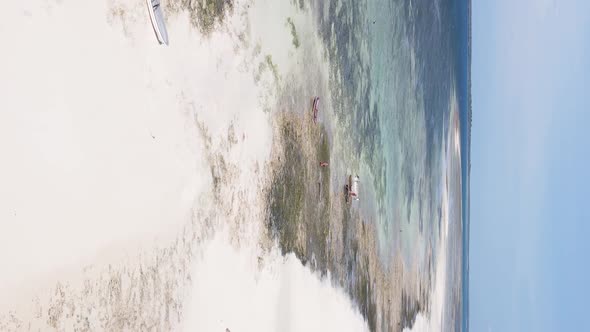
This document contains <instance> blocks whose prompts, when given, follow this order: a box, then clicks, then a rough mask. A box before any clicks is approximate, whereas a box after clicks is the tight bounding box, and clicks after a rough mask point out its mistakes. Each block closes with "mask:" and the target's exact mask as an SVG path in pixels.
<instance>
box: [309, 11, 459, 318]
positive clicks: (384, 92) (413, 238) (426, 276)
mask: <svg viewBox="0 0 590 332" xmlns="http://www.w3.org/2000/svg"><path fill="white" fill-rule="evenodd" d="M468 8H469V4H468V2H460V1H387V0H383V1H369V2H359V1H345V0H344V1H330V2H323V3H322V4H321V5H318V11H319V13H320V26H321V35H322V37H323V39H324V42H325V44H326V45H328V50H329V56H330V58H331V60H332V64H333V65H334V64H335V65H336V66H337V68H336V69H333V70H332V72H331V75H332V76H331V79H330V81H331V82H336V84H334V85H335V86H337V88H333V89H332V104H333V107H334V110H333V112H334V118H335V119H336V120H335V124H334V127H335V128H336V129H335V131H336V132H337V134H335V137H336V138H335V139H334V142H335V143H334V144H335V145H338V144H342V145H344V146H343V147H340V149H339V151H335V154H340V155H339V156H338V157H339V159H338V162H341V163H344V164H347V165H348V168H346V169H345V170H338V171H340V172H339V173H337V174H338V176H344V175H346V173H347V172H348V173H354V172H357V173H358V174H359V175H360V176H361V179H362V180H363V181H362V185H363V197H362V199H361V202H359V204H358V207H359V209H360V210H361V211H362V214H363V215H364V217H365V218H366V219H367V220H369V222H372V223H374V224H375V225H376V229H377V232H378V236H377V239H378V248H379V257H380V259H381V260H382V264H384V265H386V266H387V265H388V264H390V263H391V261H392V260H393V257H394V256H395V255H397V254H399V253H401V256H402V257H403V261H404V266H405V267H406V268H407V269H408V270H416V271H419V272H418V276H419V277H418V278H421V279H423V280H428V281H425V283H426V284H428V283H429V282H430V280H431V279H432V277H430V276H432V275H434V274H436V273H435V271H434V270H436V266H437V265H436V264H437V260H438V259H440V257H441V256H444V257H445V259H444V260H445V261H444V262H441V264H444V265H446V267H447V268H446V269H445V270H446V271H447V275H446V276H445V277H446V280H447V282H446V284H445V286H444V289H445V291H444V292H443V294H441V295H440V296H442V297H444V300H445V303H446V305H445V309H444V315H443V317H444V319H443V320H442V322H441V324H442V326H443V328H444V329H445V330H462V329H463V328H464V327H465V326H466V323H465V322H466V320H467V315H466V314H465V315H464V312H465V310H466V309H465V308H466V302H467V295H465V294H466V293H467V289H468V285H467V284H466V280H467V266H466V264H467V261H468V259H467V257H468V216H469V211H468V204H469V203H468V202H469V201H468V198H469V192H468V188H469V185H468V174H469V173H468V172H469V169H468V163H469V145H468V144H467V143H466V142H467V139H468V137H469V125H470V123H469V122H468V120H467V118H468V114H467V112H468V107H469V105H468V98H469V94H468V89H469V88H468V85H467V78H468V77H469V76H468V75H469V70H468V68H469V65H470V64H469V62H468V61H469V53H468V51H469V45H468V39H467V34H468V31H469V25H468V23H469V20H470V17H469V12H468ZM453 112H455V113H456V114H457V115H456V117H457V118H458V119H459V120H460V121H459V123H460V140H461V159H460V162H459V163H457V162H452V161H451V160H450V159H452V158H447V157H446V156H445V155H446V151H447V147H448V146H449V144H450V143H449V141H450V140H451V138H450V136H449V132H451V130H452V129H453V128H455V127H456V126H457V125H456V124H455V123H454V122H453V121H454V120H453V119H454V118H453ZM450 168H454V169H453V170H449V171H447V170H448V169H450ZM457 169H458V170H461V172H459V173H457V172H455V171H456V170H457ZM338 171H337V172H338ZM445 174H451V175H452V177H454V181H453V183H454V184H455V186H454V187H452V188H451V189H450V191H451V193H450V194H449V196H451V197H454V199H453V200H450V201H452V202H453V203H452V204H451V206H452V207H453V208H454V209H455V210H454V211H453V212H452V213H450V215H451V216H452V218H451V220H450V228H449V236H448V238H447V239H444V241H447V242H448V243H444V244H441V243H440V242H441V227H442V226H441V222H442V219H443V216H442V209H443V207H442V206H441V205H442V204H443V198H442V196H443V195H442V194H441V193H442V191H443V190H441V188H443V187H444V186H445V182H446V186H447V187H448V183H449V181H448V179H445V176H446V175H445ZM459 174H461V175H459ZM457 194H459V195H460V196H456V195H457ZM457 197H462V198H461V199H457ZM457 211H462V213H457ZM441 248H444V249H441ZM439 250H446V251H447V253H445V254H444V255H442V254H441V253H439V252H438V251H439Z"/></svg>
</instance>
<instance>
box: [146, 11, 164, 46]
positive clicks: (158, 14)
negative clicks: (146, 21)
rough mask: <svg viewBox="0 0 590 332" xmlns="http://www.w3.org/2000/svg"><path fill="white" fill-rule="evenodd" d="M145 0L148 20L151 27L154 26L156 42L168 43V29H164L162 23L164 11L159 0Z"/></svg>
mask: <svg viewBox="0 0 590 332" xmlns="http://www.w3.org/2000/svg"><path fill="white" fill-rule="evenodd" d="M145 1H146V3H147V5H148V11H149V13H150V20H151V21H152V27H153V28H154V32H155V33H156V38H157V39H158V42H159V43H160V44H166V45H168V31H166V25H164V12H163V10H162V6H161V5H160V0H145Z"/></svg>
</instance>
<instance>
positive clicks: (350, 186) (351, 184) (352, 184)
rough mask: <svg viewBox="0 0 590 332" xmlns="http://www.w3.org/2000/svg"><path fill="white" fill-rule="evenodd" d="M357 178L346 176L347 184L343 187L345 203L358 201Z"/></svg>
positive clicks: (358, 180) (358, 179)
mask: <svg viewBox="0 0 590 332" xmlns="http://www.w3.org/2000/svg"><path fill="white" fill-rule="evenodd" d="M359 182H360V178H359V176H358V175H357V176H355V177H354V178H353V177H352V174H351V175H349V176H348V183H347V184H346V185H345V186H344V190H345V191H346V197H345V198H346V202H347V203H351V202H352V201H353V200H355V201H358V200H359Z"/></svg>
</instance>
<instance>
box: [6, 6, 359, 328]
mask: <svg viewBox="0 0 590 332" xmlns="http://www.w3.org/2000/svg"><path fill="white" fill-rule="evenodd" d="M273 3H274V2H272V1H256V2H254V3H253V4H252V7H253V8H251V9H250V10H249V11H248V12H245V11H244V10H243V8H246V6H247V5H250V4H249V3H246V2H243V3H241V2H238V3H236V4H235V5H234V11H233V14H231V15H229V16H228V17H227V18H226V21H225V23H224V25H223V26H220V27H218V29H217V30H216V31H213V32H212V33H211V34H210V35H209V36H204V35H203V34H202V33H201V32H200V31H199V30H198V29H196V28H195V27H194V26H192V25H191V24H190V22H189V16H188V13H186V12H180V13H171V14H170V15H168V17H167V27H168V33H169V36H170V46H168V47H164V46H160V45H158V43H157V41H156V40H155V37H154V33H153V31H152V28H151V25H150V22H149V17H148V13H147V9H146V8H145V3H144V1H132V0H99V1H90V2H83V3H82V2H79V1H73V0H63V1H41V0H31V1H18V2H9V3H7V4H6V6H5V8H4V10H3V11H2V12H0V22H1V23H0V38H1V39H2V41H3V45H4V47H3V49H2V55H1V58H0V59H1V60H0V103H1V109H0V151H1V152H2V156H1V159H0V264H1V270H2V273H0V294H2V296H0V330H28V329H35V330H36V329H41V330H46V329H48V328H52V329H56V330H73V329H81V330H84V329H87V330H94V331H95V330H144V329H156V330H183V329H186V330H195V329H196V330H202V331H225V328H230V329H231V331H274V330H283V331H284V330H291V331H313V330H318V331H319V330H325V329H328V330H334V329H337V330H340V331H344V330H350V331H357V330H359V329H366V325H365V322H364V321H363V318H362V316H361V315H360V314H359V313H358V312H357V311H356V309H354V308H353V305H352V303H351V301H350V299H349V298H348V297H347V296H346V295H345V294H344V292H343V291H342V290H341V289H338V288H334V287H332V286H331V284H330V283H329V282H328V281H326V280H325V279H323V280H320V278H319V276H317V275H315V274H313V273H312V272H311V271H310V270H309V269H308V268H306V267H304V266H303V265H301V263H300V262H299V261H297V260H296V259H295V258H294V257H291V256H288V257H282V256H280V254H279V253H278V251H277V250H278V249H276V248H275V247H273V246H272V245H271V246H270V249H268V248H266V249H264V250H263V248H262V247H261V246H260V244H259V234H260V232H261V230H260V227H261V226H260V224H261V222H262V218H263V215H262V214H263V212H264V211H261V210H260V206H261V204H259V201H260V199H261V198H260V195H261V194H260V193H258V192H257V191H256V188H258V186H259V184H260V183H261V181H264V176H263V175H264V174H263V173H264V171H263V169H264V166H265V162H266V160H267V159H268V157H269V152H270V147H271V143H272V139H273V138H272V127H271V121H270V115H269V113H268V112H265V107H266V106H267V105H268V104H269V102H270V101H272V98H273V96H274V95H273V93H274V92H273V91H274V90H273V89H272V86H273V84H274V83H273V79H274V78H273V73H272V72H271V71H270V70H266V71H258V68H259V63H262V62H263V61H264V59H265V56H266V55H272V60H273V62H274V64H275V65H276V68H278V70H279V74H280V73H282V72H285V71H288V70H290V68H291V66H294V65H296V64H297V59H298V58H297V57H298V53H297V50H295V49H294V48H293V47H292V45H291V44H292V43H291V35H290V33H291V32H290V30H289V27H288V26H287V25H286V24H285V21H286V17H287V16H289V17H292V18H293V21H295V22H296V24H297V25H298V26H305V24H303V23H305V20H306V19H308V18H306V13H305V11H294V9H293V8H294V7H293V5H291V4H290V3H288V2H286V3H285V4H282V5H278V4H273ZM271 10H272V12H273V13H274V14H273V15H269V14H268V13H269V12H267V11H271ZM309 24H311V22H309ZM244 32H245V33H246V35H245V36H246V37H244V35H243V34H241V33H244ZM256 74H258V77H256ZM256 78H257V79H258V81H256ZM334 324H336V325H334ZM287 325H288V326H290V329H286V326H287ZM336 326H338V327H337V328H336ZM283 327H285V328H283Z"/></svg>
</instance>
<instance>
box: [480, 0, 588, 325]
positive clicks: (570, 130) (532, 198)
mask: <svg viewBox="0 0 590 332" xmlns="http://www.w3.org/2000/svg"><path fill="white" fill-rule="evenodd" d="M472 3H473V16H472V27H473V31H472V33H473V59H472V61H473V63H472V94H473V127H472V171H471V238H470V241H471V242H470V251H471V253H470V255H471V256H470V315H471V317H470V328H471V331H590V318H588V317H587V312H588V311H587V308H588V300H589V299H590V285H589V283H590V226H589V224H590V212H589V211H590V101H589V100H590V1H587V0H580V1H574V0H565V1H551V0H537V1H534V0H528V1H527V0H517V1H509V0H499V1H492V0H473V1H472Z"/></svg>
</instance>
